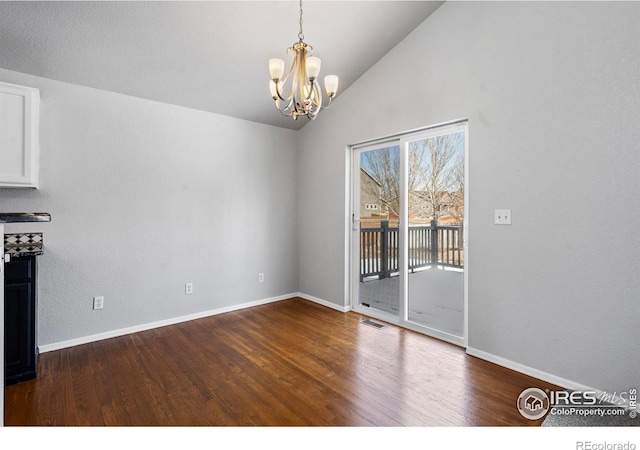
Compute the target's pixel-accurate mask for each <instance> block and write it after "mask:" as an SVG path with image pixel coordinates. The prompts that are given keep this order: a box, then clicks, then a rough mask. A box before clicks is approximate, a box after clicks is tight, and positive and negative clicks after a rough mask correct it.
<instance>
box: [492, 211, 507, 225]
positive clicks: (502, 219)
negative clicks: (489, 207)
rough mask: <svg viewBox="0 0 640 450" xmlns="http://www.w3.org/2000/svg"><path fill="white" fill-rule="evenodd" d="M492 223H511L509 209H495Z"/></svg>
mask: <svg viewBox="0 0 640 450" xmlns="http://www.w3.org/2000/svg"><path fill="white" fill-rule="evenodd" d="M494 223H495V224H496V225H511V210H510V209H496V211H495V221H494Z"/></svg>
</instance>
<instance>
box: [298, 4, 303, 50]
mask: <svg viewBox="0 0 640 450" xmlns="http://www.w3.org/2000/svg"><path fill="white" fill-rule="evenodd" d="M298 39H300V42H302V41H304V33H302V0H300V31H298Z"/></svg>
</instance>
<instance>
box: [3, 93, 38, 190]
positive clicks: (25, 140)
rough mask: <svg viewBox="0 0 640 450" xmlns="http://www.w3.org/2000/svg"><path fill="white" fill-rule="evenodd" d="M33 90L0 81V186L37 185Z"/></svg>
mask: <svg viewBox="0 0 640 450" xmlns="http://www.w3.org/2000/svg"><path fill="white" fill-rule="evenodd" d="M39 103H40V93H39V91H38V90H37V89H33V88H28V87H24V86H17V85H14V84H7V83H0V187H13V188H20V187H28V188H37V187H38V158H39V155H38V152H39V149H38V118H39Z"/></svg>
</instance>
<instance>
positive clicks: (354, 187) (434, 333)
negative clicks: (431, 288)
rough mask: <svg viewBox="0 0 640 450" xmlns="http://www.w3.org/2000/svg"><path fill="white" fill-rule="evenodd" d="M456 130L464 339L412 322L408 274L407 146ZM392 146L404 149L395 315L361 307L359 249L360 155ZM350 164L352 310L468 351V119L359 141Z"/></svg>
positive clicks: (350, 149) (351, 150) (349, 151)
mask: <svg viewBox="0 0 640 450" xmlns="http://www.w3.org/2000/svg"><path fill="white" fill-rule="evenodd" d="M456 130H459V131H464V176H465V183H464V199H465V200H464V229H463V234H462V238H463V251H464V271H463V283H464V286H463V296H464V298H463V310H464V311H463V333H462V334H463V335H462V337H459V336H455V335H452V334H449V333H446V332H443V331H439V330H436V329H434V328H429V327H426V326H422V325H419V324H416V323H414V322H411V321H409V320H408V310H407V309H408V308H407V306H408V279H409V276H408V272H407V264H408V240H407V236H408V230H409V223H408V220H407V218H408V215H409V214H408V213H409V205H408V201H407V198H408V180H407V176H408V173H409V163H408V158H407V155H408V149H407V148H406V147H407V145H408V144H407V143H408V142H409V141H413V140H416V139H417V138H421V137H423V135H429V134H431V133H433V135H438V134H448V133H451V132H455V131H456ZM389 145H399V146H400V187H401V195H400V205H399V206H400V221H399V222H400V224H399V227H400V233H399V238H400V239H399V253H400V255H401V258H400V260H399V265H398V267H399V271H400V275H399V278H400V289H399V296H400V297H399V300H400V301H399V315H398V316H395V315H393V314H390V313H386V312H384V311H380V310H377V309H374V308H366V307H363V306H361V305H359V301H358V300H359V295H358V293H359V282H360V280H359V276H357V274H359V271H360V259H359V250H357V246H359V228H360V220H359V219H360V202H359V196H360V192H359V189H358V188H359V159H360V158H359V155H360V153H361V152H363V151H367V150H372V149H375V148H384V147H385V146H389ZM346 160H347V164H348V170H347V174H348V175H349V176H350V180H348V182H347V186H348V192H347V196H348V199H347V205H348V214H347V218H348V219H347V233H346V238H347V242H346V243H347V249H346V253H347V256H348V259H347V261H348V263H347V264H346V266H347V267H346V270H347V272H348V273H347V277H346V280H348V282H347V283H346V284H347V286H345V291H346V293H347V295H348V298H349V299H350V301H349V303H350V308H351V310H353V311H355V312H358V313H360V314H363V315H366V316H369V317H372V318H375V319H378V320H382V321H386V322H389V323H393V324H396V325H399V326H401V327H404V328H407V329H410V330H413V331H417V332H419V333H422V334H426V335H428V336H431V337H434V338H437V339H440V340H443V341H446V342H449V343H452V344H455V345H458V346H461V347H464V348H466V347H467V346H468V329H469V327H468V310H469V308H468V306H469V295H468V292H469V291H468V277H469V270H468V267H469V265H468V261H469V250H468V249H469V245H468V244H469V239H468V230H469V127H468V120H467V119H459V120H454V121H450V122H445V123H440V124H436V125H432V126H428V127H423V128H418V129H414V130H409V131H406V132H402V133H398V134H394V135H389V136H384V137H380V138H376V139H371V140H367V141H363V142H359V143H356V144H352V145H349V146H348V147H347V158H346ZM356 238H358V239H357V240H356Z"/></svg>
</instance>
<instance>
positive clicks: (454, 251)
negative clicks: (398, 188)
mask: <svg viewBox="0 0 640 450" xmlns="http://www.w3.org/2000/svg"><path fill="white" fill-rule="evenodd" d="M462 229H463V226H462V224H460V225H455V226H442V225H438V224H437V221H435V220H432V221H431V225H427V226H409V236H408V247H409V255H408V256H409V271H410V272H416V271H418V270H420V269H424V268H428V267H431V266H434V265H436V266H446V267H455V268H463V267H464V251H463V241H462ZM398 249H399V228H398V227H390V226H389V221H388V220H383V221H381V222H380V226H379V227H374V228H361V229H360V281H364V280H365V279H366V278H368V279H375V278H378V279H381V278H389V277H392V276H397V275H398V273H399V267H398V261H399V252H398Z"/></svg>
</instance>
